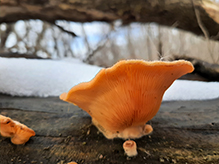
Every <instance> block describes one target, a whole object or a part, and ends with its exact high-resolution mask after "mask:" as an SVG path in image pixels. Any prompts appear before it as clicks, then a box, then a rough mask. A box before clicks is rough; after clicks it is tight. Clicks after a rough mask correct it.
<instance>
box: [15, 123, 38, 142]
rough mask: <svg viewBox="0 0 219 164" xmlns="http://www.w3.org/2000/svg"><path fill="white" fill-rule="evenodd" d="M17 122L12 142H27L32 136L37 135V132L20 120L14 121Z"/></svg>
mask: <svg viewBox="0 0 219 164" xmlns="http://www.w3.org/2000/svg"><path fill="white" fill-rule="evenodd" d="M14 122H15V124H16V128H15V130H16V133H15V135H14V136H13V137H12V138H11V142H12V143H13V144H16V145H20V144H24V143H26V142H27V141H28V140H29V139H30V137H32V136H35V132H34V131H33V130H32V129H30V128H28V127H27V126H26V125H24V124H21V123H20V122H17V121H14Z"/></svg>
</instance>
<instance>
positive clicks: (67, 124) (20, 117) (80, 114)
mask: <svg viewBox="0 0 219 164" xmlns="http://www.w3.org/2000/svg"><path fill="white" fill-rule="evenodd" d="M0 114H2V115H5V116H8V117H11V118H12V119H14V120H17V121H20V122H21V123H24V124H26V125H27V126H28V127H30V128H32V129H33V130H35V132H36V136H34V137H32V138H31V139H30V140H29V141H28V142H27V143H26V144H25V145H13V144H12V143H11V142H10V139H9V138H4V137H0V164H21V163H26V164H32V163H34V164H47V163H48V164H65V163H68V162H70V161H75V162H77V163H78V164H144V163H145V164H146V163H147V164H150V163H151V164H160V163H179V164H186V163H187V164H190V163H191V164H196V163H197V164H201V163H203V164H218V163H219V142H218V141H219V99H215V100H205V101H165V102H163V103H162V105H161V107H160V110H159V112H158V114H157V115H156V116H155V117H154V118H153V119H152V121H150V122H149V124H151V125H152V127H153V128H154V132H153V133H152V134H151V135H149V136H145V137H143V138H140V139H137V140H135V141H136V143H137V146H138V156H136V157H134V158H127V157H126V156H125V155H124V151H123V148H122V144H123V142H124V141H123V140H122V139H114V140H107V139H106V138H105V137H104V136H103V135H102V134H101V133H99V132H98V130H97V129H96V128H95V127H94V126H93V125H91V119H90V117H89V115H88V114H87V113H86V112H84V111H83V110H81V109H79V108H78V107H75V106H74V105H71V104H68V103H66V102H63V101H61V100H59V98H58V97H48V98H34V97H11V96H7V95H0Z"/></svg>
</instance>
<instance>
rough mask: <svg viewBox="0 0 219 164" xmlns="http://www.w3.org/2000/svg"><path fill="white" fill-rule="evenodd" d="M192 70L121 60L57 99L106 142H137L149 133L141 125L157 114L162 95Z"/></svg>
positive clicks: (190, 67)
mask: <svg viewBox="0 0 219 164" xmlns="http://www.w3.org/2000/svg"><path fill="white" fill-rule="evenodd" d="M193 70H194V68H193V65H192V64H191V63H190V62H188V61H184V60H179V61H173V62H166V61H153V62H147V61H144V60H122V61H119V62H118V63H116V64H115V65H114V66H112V67H110V68H106V69H102V70H100V72H99V73H98V74H97V75H96V76H95V77H94V78H93V79H92V80H91V81H89V82H83V83H80V84H78V85H76V86H74V87H73V88H71V90H70V91H69V92H68V93H63V94H61V95H60V99H62V100H64V101H67V102H70V103H73V104H74V105H77V106H79V107H80V108H82V109H83V110H85V111H86V112H87V113H88V114H89V115H90V116H91V117H92V122H93V124H94V125H95V126H96V127H97V128H98V129H99V130H100V131H101V132H102V133H103V134H104V135H105V137H106V138H108V139H112V138H116V137H119V138H124V139H127V138H128V139H130V138H140V137H142V136H143V135H147V134H148V133H151V132H152V131H153V129H152V127H151V126H148V125H145V124H146V123H147V122H148V121H149V120H151V119H152V118H153V117H154V116H155V115H156V113H157V112H158V110H159V108H160V105H161V101H162V98H163V94H164V92H165V91H166V90H167V89H168V88H169V87H170V85H171V84H172V83H173V82H174V81H175V80H176V79H177V78H179V77H181V76H182V75H184V74H186V73H190V72H192V71H193Z"/></svg>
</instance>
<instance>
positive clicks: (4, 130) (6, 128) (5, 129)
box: [0, 115, 15, 137]
mask: <svg viewBox="0 0 219 164" xmlns="http://www.w3.org/2000/svg"><path fill="white" fill-rule="evenodd" d="M14 127H15V123H14V122H13V121H12V120H11V119H10V118H9V117H5V116H3V115H0V134H1V135H2V136H3V137H12V136H13V135H14V134H15V128H14Z"/></svg>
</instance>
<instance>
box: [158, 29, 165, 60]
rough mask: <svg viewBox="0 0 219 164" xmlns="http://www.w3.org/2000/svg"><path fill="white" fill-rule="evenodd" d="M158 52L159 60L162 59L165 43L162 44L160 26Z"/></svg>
mask: <svg viewBox="0 0 219 164" xmlns="http://www.w3.org/2000/svg"><path fill="white" fill-rule="evenodd" d="M157 47H158V48H157V51H158V59H162V58H163V57H164V56H163V43H162V32H161V28H160V26H158V45H157Z"/></svg>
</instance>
